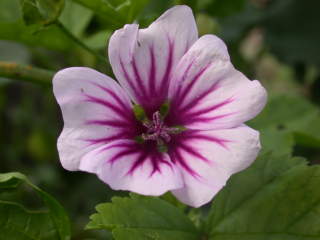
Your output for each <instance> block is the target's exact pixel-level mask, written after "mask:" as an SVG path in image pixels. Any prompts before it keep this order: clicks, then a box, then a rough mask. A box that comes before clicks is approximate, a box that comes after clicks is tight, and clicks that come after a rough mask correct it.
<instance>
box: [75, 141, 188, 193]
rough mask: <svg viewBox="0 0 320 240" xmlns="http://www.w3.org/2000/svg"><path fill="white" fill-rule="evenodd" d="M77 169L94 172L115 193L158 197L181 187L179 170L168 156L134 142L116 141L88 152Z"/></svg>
mask: <svg viewBox="0 0 320 240" xmlns="http://www.w3.org/2000/svg"><path fill="white" fill-rule="evenodd" d="M80 169H81V170H84V171H87V170H88V169H90V172H95V173H96V174H97V175H98V177H99V178H100V179H101V180H102V181H104V182H105V183H107V184H108V185H109V186H110V187H111V188H112V189H114V190H128V191H132V192H136V193H139V194H144V195H152V196H159V195H161V194H163V193H165V192H167V191H169V190H173V189H177V188H181V187H182V186H183V182H182V177H181V173H180V170H179V169H178V168H177V167H176V166H175V165H174V164H172V163H171V161H170V158H169V156H168V154H166V153H159V152H157V151H153V150H152V148H146V147H145V146H144V145H142V144H138V143H137V142H135V141H130V140H119V141H115V142H113V143H110V144H107V145H106V146H102V147H100V148H98V149H96V150H94V151H91V152H89V153H88V154H87V155H85V156H84V157H83V161H82V162H81V165H80Z"/></svg>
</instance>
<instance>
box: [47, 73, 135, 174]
mask: <svg viewBox="0 0 320 240" xmlns="http://www.w3.org/2000/svg"><path fill="white" fill-rule="evenodd" d="M53 90H54V94H55V97H56V99H57V101H58V103H59V105H60V107H61V110H62V116H63V120H64V128H63V131H62V133H61V135H60V137H59V139H58V151H59V155H60V161H61V163H62V165H63V167H64V168H66V169H68V170H77V169H78V166H79V164H80V161H81V158H82V157H83V155H85V154H86V153H87V152H89V151H91V150H93V149H95V148H98V147H99V146H101V145H104V144H106V143H109V142H112V141H115V140H118V139H127V138H133V136H135V135H136V132H135V131H136V128H135V124H136V121H135V119H134V115H133V113H132V110H131V109H132V106H131V102H130V99H129V97H128V96H127V95H126V93H125V92H124V91H123V90H122V89H121V88H120V86H119V85H118V84H117V83H116V82H115V81H114V80H112V79H111V78H109V77H107V76H105V75H103V74H101V73H99V72H97V71H95V70H92V69H89V68H84V67H81V68H80V67H74V68H67V69H64V70H62V71H59V72H58V73H57V74H56V75H55V76H54V79H53Z"/></svg>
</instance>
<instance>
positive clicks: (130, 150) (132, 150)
mask: <svg viewBox="0 0 320 240" xmlns="http://www.w3.org/2000/svg"><path fill="white" fill-rule="evenodd" d="M135 153H137V150H136V149H135V148H127V149H123V150H122V151H120V152H118V153H117V154H116V155H114V156H113V157H112V158H110V159H108V161H107V162H108V163H110V164H111V165H112V164H114V163H115V162H116V161H117V160H119V158H121V157H124V156H129V155H132V154H135Z"/></svg>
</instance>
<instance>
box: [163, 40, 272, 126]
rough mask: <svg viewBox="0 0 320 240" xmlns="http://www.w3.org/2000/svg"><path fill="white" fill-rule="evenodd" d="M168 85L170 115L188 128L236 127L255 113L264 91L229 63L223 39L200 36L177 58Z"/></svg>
mask: <svg viewBox="0 0 320 240" xmlns="http://www.w3.org/2000/svg"><path fill="white" fill-rule="evenodd" d="M172 82H173V83H174V84H173V86H172V87H171V88H170V89H171V90H170V99H172V103H173V104H172V108H173V109H175V110H174V111H173V112H172V113H171V116H169V117H170V118H172V119H173V120H172V121H174V122H178V123H179V124H181V125H184V126H186V127H188V128H192V129H201V130H209V129H221V128H231V127H236V126H239V125H241V124H242V123H244V122H245V121H248V120H250V119H252V118H253V117H255V116H256V115H257V114H258V113H259V112H260V111H261V110H262V108H263V107H264V105H265V103H266V98H267V97H266V91H265V89H264V88H263V87H262V86H261V84H260V83H259V82H258V81H250V80H249V79H247V78H246V77H245V76H244V75H243V74H242V73H240V72H239V71H237V70H236V69H234V67H233V66H232V64H231V62H230V59H229V55H228V53H227V48H226V46H225V45H224V43H223V42H222V41H221V40H220V39H219V38H217V37H216V36H213V35H205V36H203V37H201V38H200V39H199V40H198V41H197V42H196V43H195V44H194V45H193V46H192V47H191V48H190V49H189V51H188V52H187V53H186V55H184V57H183V58H182V59H181V61H180V62H179V64H178V66H177V68H176V71H175V75H174V81H172Z"/></svg>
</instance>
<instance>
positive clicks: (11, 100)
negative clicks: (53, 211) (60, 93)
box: [0, 0, 320, 240]
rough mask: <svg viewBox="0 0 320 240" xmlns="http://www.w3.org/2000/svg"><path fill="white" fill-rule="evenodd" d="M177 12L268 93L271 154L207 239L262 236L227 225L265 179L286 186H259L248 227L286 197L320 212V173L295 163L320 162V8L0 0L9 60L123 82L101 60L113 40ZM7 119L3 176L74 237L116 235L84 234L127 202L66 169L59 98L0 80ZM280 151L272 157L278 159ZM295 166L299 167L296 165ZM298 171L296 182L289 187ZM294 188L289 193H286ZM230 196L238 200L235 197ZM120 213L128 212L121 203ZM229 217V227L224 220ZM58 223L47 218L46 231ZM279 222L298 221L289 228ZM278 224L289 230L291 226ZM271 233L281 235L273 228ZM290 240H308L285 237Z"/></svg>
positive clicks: (2, 50) (266, 138)
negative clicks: (68, 225)
mask: <svg viewBox="0 0 320 240" xmlns="http://www.w3.org/2000/svg"><path fill="white" fill-rule="evenodd" d="M175 4H187V5H189V6H190V7H192V9H193V11H194V14H195V16H196V19H197V23H198V28H199V32H200V34H201V35H203V34H217V35H218V36H220V37H221V38H223V40H224V41H225V42H226V43H227V45H228V48H229V51H230V55H231V59H232V62H233V63H234V65H235V66H236V67H237V68H238V69H239V70H241V71H242V72H244V73H245V74H246V75H247V76H249V77H250V78H251V79H259V80H260V81H261V82H262V83H263V84H264V86H265V87H266V88H267V89H268V92H269V95H270V99H269V103H268V106H267V107H266V109H265V110H264V111H263V113H262V114H261V115H260V116H259V117H258V118H257V119H255V120H253V121H251V122H250V123H249V124H250V125H251V126H253V127H255V128H256V129H258V130H260V131H261V137H262V143H263V152H264V154H263V155H262V156H261V157H260V158H259V160H258V161H257V162H256V164H255V165H254V166H253V167H252V168H250V169H248V170H247V171H248V172H249V175H246V174H244V175H242V174H243V173H240V174H239V175H236V176H235V177H234V178H233V179H232V180H231V181H230V183H229V185H228V186H227V188H226V189H225V190H224V191H222V192H221V194H219V196H218V197H217V198H216V200H215V201H214V204H215V203H216V204H217V207H213V210H212V211H213V212H211V213H210V219H211V220H210V221H209V222H210V223H212V224H215V223H216V222H220V223H219V225H216V227H215V228H212V230H210V231H209V230H207V233H208V235H209V236H215V238H214V237H212V239H228V240H231V239H236V238H232V236H231V235H228V236H229V237H228V238H219V234H218V235H217V233H221V232H223V233H230V232H231V231H236V232H241V231H243V229H244V228H246V229H250V231H254V230H255V229H258V228H255V225H253V226H249V225H239V226H238V224H236V223H235V222H234V221H238V222H243V223H244V224H247V222H246V221H244V219H231V218H230V217H228V216H233V215H232V214H233V213H232V211H233V210H232V205H233V204H235V205H237V204H238V201H239V202H240V201H241V199H239V198H240V197H241V196H242V197H245V195H246V194H251V195H252V194H255V192H256V189H258V188H261V186H262V185H263V186H264V185H265V181H273V180H272V179H275V177H277V179H276V180H275V181H279V182H280V183H279V186H278V187H277V188H273V186H272V185H267V187H265V188H261V189H262V190H261V191H262V193H261V198H260V197H259V196H257V197H255V198H253V199H252V204H253V205H250V206H247V208H244V209H243V210H241V211H243V212H244V213H243V214H244V215H243V217H244V216H245V218H246V219H248V218H250V219H252V215H250V214H252V213H255V211H256V208H255V207H257V206H260V205H262V204H264V202H267V203H270V204H271V203H272V204H275V203H274V202H272V201H271V200H270V201H268V199H273V198H277V199H282V200H283V201H280V202H279V205H277V204H275V205H277V206H278V208H277V210H274V211H275V213H274V214H276V212H277V213H278V212H281V209H286V208H285V205H286V201H285V200H286V198H287V196H288V199H289V198H290V201H291V200H292V199H296V201H297V202H296V203H295V204H296V205H292V208H290V209H289V210H292V209H294V210H292V211H295V210H296V211H300V210H301V209H303V208H308V207H310V206H311V205H312V204H314V202H313V199H312V197H315V198H317V197H318V195H317V194H318V193H313V192H312V191H313V188H316V187H315V185H316V181H315V180H314V179H312V178H311V177H310V176H311V175H318V168H317V167H310V168H309V167H307V166H306V162H305V161H304V160H301V159H297V158H291V157H289V155H291V154H292V155H294V156H304V157H307V159H308V163H309V164H318V163H319V162H320V113H319V111H320V110H319V104H320V71H319V66H320V47H319V42H320V31H319V27H318V24H319V22H320V15H319V14H318V10H319V7H320V3H319V1H317V0H306V1H301V0H233V1H231V0H228V1H227V0H198V1H196V0H161V1H158V0H65V1H62V0H21V1H20V0H0V61H12V62H17V63H23V64H31V65H34V66H36V67H40V68H44V69H48V70H52V71H57V70H59V69H61V68H65V67H69V66H88V67H92V68H95V69H97V70H99V71H101V72H104V73H107V74H108V75H110V76H113V74H112V72H111V68H110V66H109V64H108V62H107V61H108V60H107V56H106V58H105V59H106V60H105V62H101V61H99V59H98V58H97V57H96V55H98V54H99V55H106V47H107V42H108V38H109V37H110V35H111V34H112V32H113V31H115V30H116V29H118V28H120V27H122V26H123V25H124V24H126V23H132V22H134V21H135V22H138V23H139V24H140V25H141V26H142V27H146V26H148V24H149V23H150V22H152V21H153V20H154V19H155V18H157V17H158V16H159V15H160V14H161V13H162V12H163V11H165V10H166V9H168V8H169V7H171V6H173V5H175ZM61 25H62V26H63V27H64V28H65V30H67V31H68V32H69V33H70V34H71V35H72V36H74V37H75V38H77V39H79V41H81V42H82V43H84V44H85V45H86V46H88V47H89V48H91V49H93V51H94V53H96V55H95V54H92V52H89V51H87V50H86V49H84V48H83V47H82V46H80V45H79V43H77V42H76V41H75V40H74V39H72V38H71V37H70V35H68V34H66V31H63V30H62V29H61ZM0 116H1V117H0V135H1V138H0V156H1V158H0V159H1V162H0V170H1V172H11V171H20V172H23V173H24V174H26V175H27V176H28V177H29V178H30V179H31V180H32V182H33V183H35V184H36V185H38V186H40V187H41V188H42V189H45V190H46V191H47V192H50V193H51V194H52V195H54V196H55V197H56V198H57V199H58V200H59V201H60V202H61V203H62V204H63V206H64V207H65V208H66V209H67V211H68V214H69V215H70V216H71V218H72V219H73V221H72V228H73V229H72V232H73V234H72V235H73V239H79V240H80V239H92V238H93V239H105V237H106V235H104V234H102V236H101V233H100V232H96V231H84V230H83V228H84V226H85V225H86V223H87V222H88V216H89V215H90V214H91V213H93V209H94V206H95V205H96V204H98V203H99V202H103V201H109V200H110V198H111V197H112V196H115V195H116V196H126V195H127V193H125V192H114V191H112V190H110V189H109V188H108V186H106V185H104V184H102V183H101V182H100V181H99V180H98V179H97V178H96V177H95V176H92V175H89V174H85V173H79V172H78V173H72V172H66V171H65V170H63V169H62V167H61V166H60V163H59V160H58V156H57V152H56V139H57V136H58V134H59V132H60V130H61V128H62V124H63V123H62V119H61V114H60V111H59V109H58V106H57V104H56V102H55V100H54V98H53V95H52V90H51V89H50V88H47V87H44V86H38V85H36V84H32V83H25V82H20V81H16V80H15V79H5V78H0ZM270 151H272V152H273V153H272V155H270V153H268V152H270ZM268 154H269V155H268ZM263 159H267V160H266V161H267V163H268V164H269V163H270V164H271V163H272V164H275V165H272V164H271V165H270V168H272V169H269V168H267V169H265V170H264V171H266V172H261V164H266V162H263ZM277 164H279V165H277ZM281 164H282V165H281ZM286 164H287V165H286ZM295 164H297V165H298V166H296V167H294V165H295ZM288 171H292V172H293V174H296V175H297V176H298V177H295V178H294V179H291V178H290V176H288V177H286V174H287V172H288ZM261 175H263V177H264V178H263V179H262V178H261ZM248 176H250V179H248ZM304 177H305V178H308V179H309V177H310V179H311V180H310V182H308V181H307V180H306V181H305V182H304V181H303V178H304ZM253 179H254V180H253ZM286 184H289V187H288V188H287V185H286ZM248 186H249V187H248ZM294 186H297V188H298V187H299V188H300V189H305V190H304V191H301V192H297V191H295V189H292V188H293V187H294ZM237 189H238V190H237ZM271 190H272V191H273V193H272V194H271V192H270V191H271ZM239 191H241V194H240V193H239ZM229 192H234V193H233V194H234V195H236V196H230V195H229ZM242 193H243V194H244V195H243V194H242ZM301 194H302V195H301ZM310 194H311V195H310ZM19 196H20V195H19ZM231 198H232V199H234V200H232V201H233V202H231V203H230V204H231V205H229V206H228V207H227V208H226V209H217V208H218V207H221V206H222V205H223V202H228V201H229V199H231ZM306 199H309V200H308V201H305V200H306ZM25 201H26V202H27V203H31V205H32V204H33V203H34V201H35V200H34V196H33V197H32V196H29V195H28V194H27V196H26V199H25ZM126 201H128V202H130V200H126ZM132 201H133V200H132ZM287 201H289V200H287ZM292 201H293V200H292ZM298 201H300V202H303V201H304V202H305V204H306V206H300V205H299V204H298ZM219 202H221V203H220V204H219ZM267 203H266V204H267ZM3 204H4V205H1V206H0V207H3V206H4V208H5V209H7V210H8V211H9V210H10V209H11V207H12V204H11V203H3ZM5 204H7V205H5ZM8 204H9V205H8ZM14 204H16V203H14ZM17 204H18V203H17ZM19 204H21V203H19ZM117 204H120V203H118V202H114V203H113V205H117ZM128 204H133V203H128ZM150 204H151V203H150ZM164 204H165V203H164ZM15 206H16V205H15ZM17 206H18V205H17ZM107 206H110V205H107ZM275 207H276V206H275ZM99 209H100V208H99ZM99 209H98V211H99ZM299 209H300V210H299ZM311 210H312V211H311ZM311 210H310V211H311V212H313V211H314V209H311ZM13 211H14V213H13V214H21V211H24V212H26V213H27V214H31V215H32V214H33V212H30V211H29V210H26V209H25V208H22V207H20V205H19V206H18V208H15V210H13ZM186 211H188V210H186ZM284 211H285V210H284ZM301 211H302V210H301ZM207 212H208V209H207V208H204V209H202V210H201V211H200V212H196V213H192V212H191V213H190V214H191V215H192V214H194V216H195V217H194V218H197V217H196V216H198V215H199V214H200V215H206V214H207ZM229 212H230V213H229ZM1 213H2V210H1ZM260 213H261V218H260V219H259V221H260V222H259V221H258V220H257V221H255V220H252V221H254V222H255V224H256V225H259V224H262V222H263V223H266V221H273V222H274V223H275V222H277V220H276V216H274V215H272V217H271V215H270V216H269V215H268V213H267V212H263V211H262V210H261V212H260ZM229 214H230V215H229ZM286 214H287V213H286ZM297 214H299V213H297ZM0 215H1V214H0ZM225 215H226V217H225ZM283 216H285V214H284V215H283ZM286 216H289V217H293V218H294V217H295V216H293V215H290V214H289V215H286ZM297 216H298V215H297ZM269 217H270V219H269ZM31 218H32V217H31ZM168 218H170V216H168ZM221 218H225V220H223V221H222V222H221V221H220V219H221ZM0 219H1V216H0ZM48 220H49V219H48V218H47V217H46V216H43V221H48ZM302 220H303V221H307V220H308V221H310V224H309V223H308V224H306V225H307V226H308V227H309V228H310V229H309V228H308V229H305V230H303V231H308V234H313V233H314V232H313V230H312V229H311V228H312V227H313V225H312V221H315V220H314V219H311V217H310V218H308V219H307V218H305V219H304V218H302ZM0 221H1V220H0ZM112 221H113V220H112V219H111V220H110V222H111V224H114V223H113V222H112ZM281 221H283V222H282V223H284V224H285V223H288V222H287V219H282V220H281ZM181 224H182V223H181ZM295 224H296V225H297V229H299V228H303V226H300V225H299V224H302V223H300V222H299V221H297V222H296V223H295ZM318 224H319V223H318ZM275 225H277V224H275ZM289 225H290V224H289V223H288V225H281V226H282V227H287V226H289ZM298 225H299V226H298ZM181 226H182V225H181ZM232 226H237V227H234V228H233V227H232ZM277 226H278V227H279V229H280V227H281V226H280V225H277ZM292 226H293V225H292ZM292 226H291V227H292ZM182 227H183V226H182ZM257 227H259V226H257ZM279 229H276V230H277V231H278V230H279ZM315 229H316V227H315ZM267 230H268V231H269V232H273V231H276V230H275V229H272V228H268V229H267ZM279 231H281V229H280V230H279ZM303 231H300V233H303ZM318 231H319V230H318ZM293 233H295V232H294V231H293ZM279 237H280V236H279ZM0 239H1V237H0ZM12 239H14V238H12ZM124 239H125V238H124ZM247 239H277V238H263V237H261V238H258V237H257V238H249V237H247ZM281 239H308V238H294V237H293V236H291V238H290V237H287V236H281Z"/></svg>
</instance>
